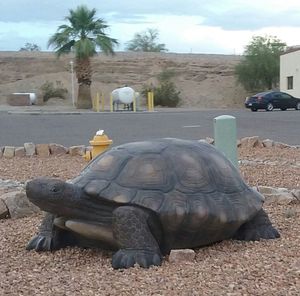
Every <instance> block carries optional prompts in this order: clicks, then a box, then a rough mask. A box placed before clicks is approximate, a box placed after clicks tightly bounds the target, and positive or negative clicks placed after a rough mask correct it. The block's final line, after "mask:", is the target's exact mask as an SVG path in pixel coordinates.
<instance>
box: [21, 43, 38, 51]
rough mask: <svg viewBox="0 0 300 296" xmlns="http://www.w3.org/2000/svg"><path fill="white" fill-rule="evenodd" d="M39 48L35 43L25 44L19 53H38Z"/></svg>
mask: <svg viewBox="0 0 300 296" xmlns="http://www.w3.org/2000/svg"><path fill="white" fill-rule="evenodd" d="M40 50H41V48H40V47H39V46H38V45H37V44H35V43H29V42H27V43H25V45H24V47H21V48H20V51H40Z"/></svg>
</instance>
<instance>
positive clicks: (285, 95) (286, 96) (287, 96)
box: [281, 94, 291, 99]
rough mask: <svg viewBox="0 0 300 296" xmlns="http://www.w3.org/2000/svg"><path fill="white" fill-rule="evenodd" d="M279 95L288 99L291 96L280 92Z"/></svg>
mask: <svg viewBox="0 0 300 296" xmlns="http://www.w3.org/2000/svg"><path fill="white" fill-rule="evenodd" d="M281 97H282V98H283V99H290V98H291V96H290V95H289V94H281Z"/></svg>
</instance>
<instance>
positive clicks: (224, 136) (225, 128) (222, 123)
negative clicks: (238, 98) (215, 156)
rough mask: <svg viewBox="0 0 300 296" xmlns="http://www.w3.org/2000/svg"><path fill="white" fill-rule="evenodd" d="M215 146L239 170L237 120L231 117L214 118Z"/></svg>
mask: <svg viewBox="0 0 300 296" xmlns="http://www.w3.org/2000/svg"><path fill="white" fill-rule="evenodd" d="M214 138H215V146H216V148H217V149H219V150H220V151H222V152H223V153H224V154H225V156H226V157H227V158H228V159H229V160H230V161H231V162H232V164H233V165H234V166H235V167H237V168H238V157H237V147H236V146H237V145H236V119H235V117H233V116H230V115H221V116H218V117H216V118H214Z"/></svg>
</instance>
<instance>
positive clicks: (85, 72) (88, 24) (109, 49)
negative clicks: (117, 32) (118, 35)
mask: <svg viewBox="0 0 300 296" xmlns="http://www.w3.org/2000/svg"><path fill="white" fill-rule="evenodd" d="M69 13H70V14H69V16H67V17H66V18H65V19H66V20H67V21H68V22H69V25H61V26H59V27H58V29H57V32H56V33H55V34H54V35H53V36H51V37H50V39H49V41H48V47H50V46H53V47H54V50H55V52H56V54H57V56H58V57H59V56H61V55H62V54H68V53H70V52H73V53H74V54H75V72H76V77H77V81H78V85H79V87H78V98H77V105H76V107H77V108H78V109H89V108H92V98H91V83H92V79H91V78H92V68H91V63H90V58H91V57H92V56H94V55H95V54H96V53H97V51H96V50H97V49H98V48H100V50H101V51H102V52H104V53H105V54H113V53H114V51H113V49H114V46H116V45H118V41H117V40H116V39H113V38H110V37H109V36H108V35H107V34H106V33H105V29H106V28H108V25H106V23H105V21H104V20H103V19H100V18H96V9H92V10H89V9H88V8H87V7H86V6H84V5H81V6H78V7H77V8H76V9H75V10H72V9H70V10H69Z"/></svg>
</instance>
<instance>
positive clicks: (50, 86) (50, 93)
mask: <svg viewBox="0 0 300 296" xmlns="http://www.w3.org/2000/svg"><path fill="white" fill-rule="evenodd" d="M41 90H42V93H43V101H44V102H47V101H48V100H49V99H51V98H61V99H65V98H66V95H67V93H68V90H67V89H66V88H64V87H63V85H62V83H61V81H56V86H54V83H53V82H49V81H46V82H45V83H44V84H43V85H42V86H41Z"/></svg>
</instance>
